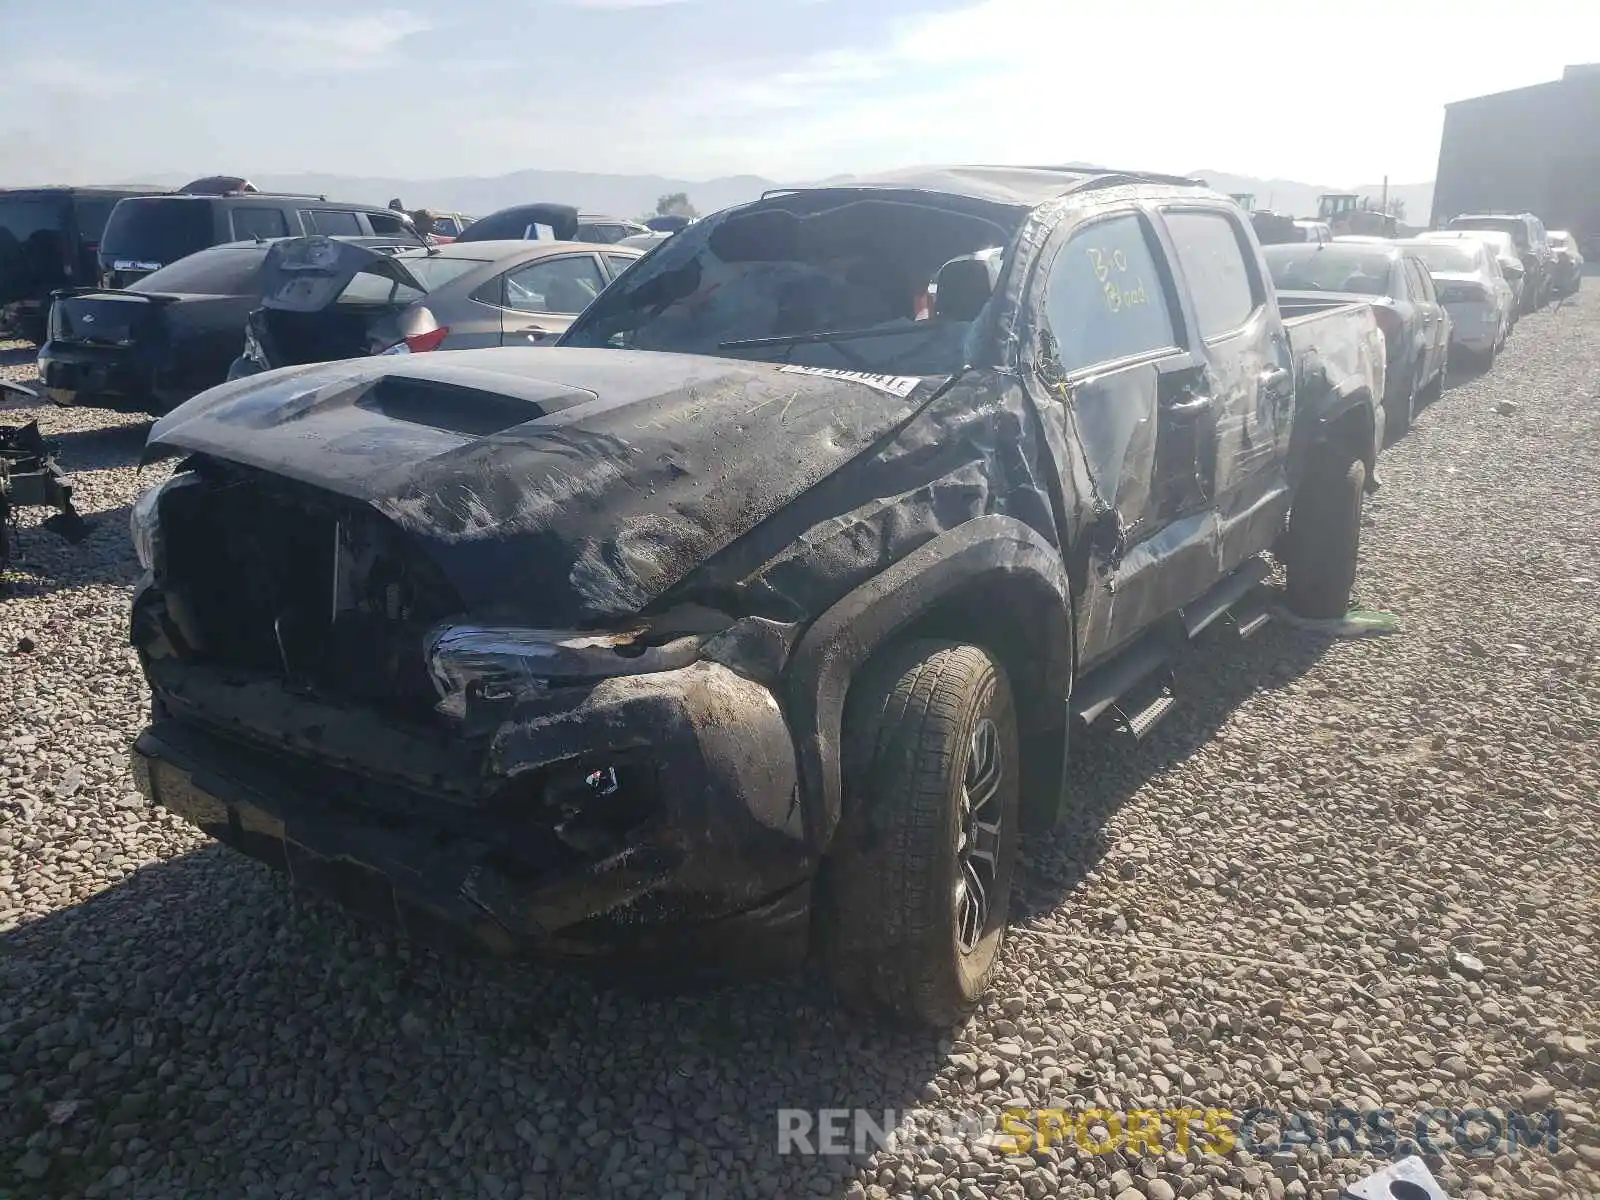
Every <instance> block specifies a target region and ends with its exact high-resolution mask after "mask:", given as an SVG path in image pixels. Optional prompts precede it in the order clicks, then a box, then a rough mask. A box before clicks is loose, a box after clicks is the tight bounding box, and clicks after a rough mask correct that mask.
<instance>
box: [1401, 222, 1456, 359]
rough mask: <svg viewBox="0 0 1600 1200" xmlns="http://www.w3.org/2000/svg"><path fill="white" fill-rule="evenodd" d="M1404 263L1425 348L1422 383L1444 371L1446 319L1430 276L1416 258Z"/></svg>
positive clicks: (1447, 337)
mask: <svg viewBox="0 0 1600 1200" xmlns="http://www.w3.org/2000/svg"><path fill="white" fill-rule="evenodd" d="M1401 261H1403V262H1404V263H1405V267H1406V272H1407V276H1408V282H1409V284H1410V287H1411V300H1412V303H1413V304H1415V305H1416V308H1417V312H1418V314H1419V316H1420V318H1421V321H1422V342H1423V345H1424V347H1426V352H1427V361H1426V363H1425V364H1424V366H1423V371H1422V375H1423V378H1424V380H1429V381H1431V380H1432V379H1433V377H1434V376H1435V375H1437V374H1438V373H1439V372H1440V371H1443V370H1444V368H1445V359H1446V357H1447V356H1448V355H1449V353H1450V316H1449V314H1448V313H1446V312H1445V310H1444V305H1442V304H1440V303H1439V293H1438V290H1437V289H1436V288H1435V287H1434V286H1433V273H1432V272H1431V271H1429V270H1428V268H1427V266H1426V265H1425V264H1424V263H1423V261H1422V260H1421V259H1420V258H1416V257H1414V256H1413V255H1409V254H1408V255H1406V256H1405V257H1404V258H1403V259H1402V260H1401Z"/></svg>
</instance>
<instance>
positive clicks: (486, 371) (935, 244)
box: [132, 168, 1384, 1024]
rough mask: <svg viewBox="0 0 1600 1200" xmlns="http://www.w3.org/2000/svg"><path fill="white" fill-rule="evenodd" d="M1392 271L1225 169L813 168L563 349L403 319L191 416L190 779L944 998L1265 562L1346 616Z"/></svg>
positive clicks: (257, 813)
mask: <svg viewBox="0 0 1600 1200" xmlns="http://www.w3.org/2000/svg"><path fill="white" fill-rule="evenodd" d="M1383 364H1384V350H1383V341H1382V336H1381V334H1380V333H1379V331H1378V328H1377V326H1376V324H1375V322H1374V319H1373V316H1372V314H1371V312H1370V310H1369V309H1367V308H1366V307H1365V306H1361V305H1351V306H1347V307H1343V308H1337V309H1332V310H1329V311H1326V312H1322V313H1318V314H1316V315H1314V316H1310V317H1307V318H1305V319H1303V320H1295V321H1287V322H1286V321H1284V320H1283V319H1282V318H1281V317H1280V314H1279V312H1278V310H1277V306H1276V302H1275V298H1274V294H1273V290H1272V284H1271V280H1270V277H1269V276H1268V274H1267V272H1266V270H1265V268H1264V267H1263V265H1262V261H1261V256H1260V252H1259V249H1258V247H1257V245H1256V243H1255V241H1254V238H1253V235H1252V234H1251V231H1250V226H1249V223H1248V221H1247V220H1246V219H1245V218H1244V216H1243V214H1242V213H1241V212H1240V210H1239V209H1238V208H1237V207H1236V206H1235V205H1234V204H1233V203H1232V202H1231V201H1229V200H1227V199H1226V198H1224V197H1222V196H1219V195H1217V194H1215V193H1213V192H1211V191H1209V190H1207V189H1205V188H1204V187H1202V186H1199V185H1197V184H1194V183H1192V182H1190V181H1187V180H1180V179H1168V178H1164V177H1155V176H1143V175H1131V174H1124V173H1112V172H1072V171H1066V170H1057V169H1009V168H1007V169H1001V168H993V169H990V168H984V169H952V170H948V171H939V172H933V173H927V174H922V175H907V176H902V177H897V178H885V179H882V180H879V181H875V182H872V183H852V184H850V185H849V186H847V187H827V188H818V189H810V190H797V191H787V192H781V193H773V194H769V195H768V196H766V197H764V198H763V199H761V200H759V201H757V202H755V203H752V204H749V205H745V206H743V207H740V208H735V209H731V210H728V211H726V212H723V213H721V214H718V215H717V216H714V217H711V218H708V219H706V220H703V221H700V222H697V223H696V224H694V225H691V226H690V227H689V228H687V229H685V230H684V231H682V232H681V233H679V234H677V235H676V236H675V237H674V238H672V239H671V240H670V241H669V242H666V243H663V244H662V245H661V246H660V247H659V248H657V249H656V250H655V251H654V252H652V253H651V254H650V255H649V256H647V257H645V258H643V259H640V260H639V262H638V263H637V264H636V265H634V266H633V267H631V268H630V269H629V270H628V271H626V272H625V273H624V274H623V275H622V276H621V277H620V278H619V279H618V280H617V281H616V282H615V283H614V284H613V285H612V286H611V287H610V288H608V289H607V290H606V291H605V292H604V293H603V294H602V295H601V296H600V298H599V299H598V300H597V301H596V302H595V303H594V304H593V305H592V306H591V307H590V308H589V309H588V311H587V312H586V313H584V314H583V315H582V316H581V317H580V318H579V319H578V321H577V322H576V323H575V324H574V325H573V327H572V329H571V330H570V331H569V333H568V334H567V335H566V336H565V337H564V338H563V339H562V342H561V344H560V345H559V346H556V347H554V348H549V349H537V348H531V349H503V350H502V349H495V350H473V351H460V352H456V353H451V354H434V355H421V356H415V357H406V356H399V357H379V358H363V359H357V360H353V361H348V362H335V363H324V364H320V365H315V366H309V367H293V368H285V369H282V370H277V371H272V372H268V373H266V374H262V375H258V376H255V377H252V378H249V379H246V380H241V381H238V382H235V383H229V384H225V385H223V386H221V387H218V388H215V389H213V390H211V391H209V392H207V393H205V394H203V395H201V396H199V397H197V398H195V399H194V400H192V401H190V402H189V403H187V404H185V405H183V406H182V407H180V408H179V409H177V410H175V411H174V412H172V413H170V414H168V415H167V416H166V417H164V418H163V419H162V420H161V421H160V422H158V423H157V424H156V426H155V428H154V429H153V430H152V432H151V435H150V443H149V449H148V451H147V457H152V458H153V457H160V456H163V455H181V456H183V461H182V462H181V463H180V464H179V465H178V468H177V470H176V473H175V474H173V475H172V477H171V478H170V479H169V480H168V481H167V482H165V483H163V484H162V485H160V486H159V487H157V488H155V489H153V490H152V491H151V492H149V493H148V494H147V495H146V496H145V497H144V498H143V499H141V500H140V502H139V503H138V505H137V506H136V509H135V512H134V516H133V526H134V535H135V540H136V543H137V547H138V552H139V555H140V558H141V561H142V562H143V563H144V565H145V566H146V568H148V573H147V574H146V576H145V578H144V580H143V582H142V584H141V586H140V588H139V589H138V592H137V594H136V598H135V600H134V605H133V614H132V639H133V643H134V645H135V646H136V647H137V649H138V652H139V656H140V659H141V661H142V664H143V667H144V670H145V673H146V675H147V677H148V679H149V682H150V685H151V688H152V691H153V693H154V702H153V715H152V722H151V725H150V727H149V728H148V729H147V730H145V732H144V733H142V734H141V736H140V737H139V739H138V742H137V745H136V747H135V753H134V765H135V771H136V775H137V777H138V780H139V785H140V787H141V789H142V790H143V791H144V793H145V794H146V795H147V796H149V797H150V798H151V799H152V800H154V801H157V802H159V803H161V804H163V805H166V806H167V807H168V808H169V809H172V810H173V811H176V812H178V813H181V814H183V815H184V816H186V817H187V818H188V819H190V820H191V821H193V822H195V823H196V824H197V825H199V826H200V827H201V828H203V829H205V830H207V831H208V832H210V833H212V834H214V835H215V836H216V837H218V838H220V839H222V840H224V841H226V842H228V843H230V844H232V845H233V846H236V847H238V848H239V849H241V850H243V851H245V852H246V853H249V854H251V855H254V856H256V857H259V858H261V859H264V860H265V861H267V862H269V863H271V864H273V865H274V866H276V867H277V868H279V869H281V870H283V871H286V872H287V873H288V874H289V875H291V876H292V877H293V879H294V881H295V882H296V883H297V884H305V885H308V886H310V887H312V888H315V889H318V890H326V891H329V892H331V893H332V894H333V895H335V896H336V897H338V898H339V899H341V900H342V901H343V902H344V903H345V904H347V905H348V906H349V907H351V908H353V909H355V910H357V911H360V912H364V913H367V914H370V915H373V916H375V917H378V918H380V919H384V920H386V921H389V922H396V921H398V923H399V924H400V925H401V926H402V927H404V928H405V929H406V930H408V931H410V932H412V933H413V934H418V935H423V936H431V935H434V934H439V935H451V934H455V935H460V934H467V935H470V936H471V937H472V938H473V939H474V940H476V941H478V942H481V943H485V944H487V945H489V946H491V947H494V948H498V949H501V950H504V951H507V952H517V951H535V952H543V953H547V954H552V955H557V956H572V957H592V956H597V955H602V954H609V955H617V954H627V955H654V954H665V955H668V956H670V957H671V959H672V961H675V962H680V963H681V962H685V961H688V962H710V963H713V964H714V963H719V962H720V963H733V964H736V965H738V966H740V967H757V966H759V967H761V968H771V967H775V966H779V965H782V964H788V963H793V962H795V961H797V960H798V959H800V958H801V957H803V956H804V955H805V954H807V953H808V952H814V953H816V954H817V955H818V956H819V958H820V959H821V961H823V962H824V963H825V964H826V968H827V970H828V973H829V975H830V977H831V978H832V980H833V981H834V983H835V984H836V986H837V987H838V989H839V990H840V991H841V992H842V993H843V994H844V995H845V996H846V997H847V998H850V999H852V1000H854V1001H857V1002H861V1003H865V1004H869V1005H881V1006H885V1007H887V1008H889V1009H892V1010H895V1011H897V1012H898V1013H900V1014H901V1015H903V1016H907V1017H910V1018H913V1019H917V1020H922V1021H927V1022H933V1023H936V1024H938V1023H946V1022H950V1021H953V1020H955V1019H957V1018H959V1016H960V1015H961V1014H962V1013H963V1012H965V1011H967V1010H968V1009H970V1007H971V1006H972V1005H973V1004H974V1003H975V1002H976V1000H977V998H978V997H979V995H980V994H981V993H982V991H983V989H984V987H985V984H986V982H987V980H988V977H989V975H990V972H991V969H992V967H993V964H994V962H995V959H996V955H997V952H998V950H999V946H1000V943H1001V940H1002V938H1003V936H1004V931H1005V926H1006V921H1007V910H1008V900H1009V893H1010V888H1011V881H1012V873H1013V870H1014V864H1015V862H1016V857H1017V845H1018V838H1019V835H1020V833H1021V832H1022V831H1023V830H1024V829H1034V828H1040V827H1049V826H1052V825H1054V824H1056V823H1058V822H1061V821H1066V820H1071V819H1072V806H1071V803H1070V799H1071V798H1070V797H1069V796H1065V795H1063V790H1064V789H1063V766H1064V760H1065V752H1066V746H1067V741H1068V737H1067V734H1068V730H1069V728H1071V727H1073V726H1074V725H1076V726H1082V725H1085V724H1089V723H1094V722H1096V721H1099V722H1103V723H1106V724H1113V725H1118V726H1122V727H1124V728H1126V729H1127V730H1129V731H1131V732H1133V733H1135V734H1142V733H1143V732H1144V731H1145V730H1146V729H1147V728H1148V727H1149V726H1150V725H1151V724H1152V723H1153V722H1154V721H1155V720H1156V718H1158V717H1159V716H1160V715H1161V713H1162V712H1164V711H1165V710H1166V709H1167V708H1168V707H1169V706H1170V705H1171V704H1172V702H1173V696H1172V694H1171V689H1170V686H1169V681H1170V670H1169V666H1168V664H1169V663H1170V661H1171V659H1172V657H1173V655H1174V654H1175V652H1176V651H1177V650H1179V649H1180V648H1181V647H1182V645H1183V644H1184V643H1185V642H1186V641H1187V640H1188V639H1190V638H1192V637H1194V636H1196V635H1197V634H1198V633H1199V632H1200V631H1201V630H1202V629H1205V628H1206V627H1207V626H1210V625H1212V624H1213V623H1216V622H1218V621H1222V620H1233V621H1237V622H1238V623H1239V625H1240V627H1241V630H1246V629H1248V628H1249V627H1251V626H1253V625H1255V624H1256V623H1257V622H1258V621H1259V620H1260V619H1261V614H1260V613H1258V612H1257V611H1255V610H1254V609H1253V608H1251V604H1252V601H1251V599H1250V597H1251V595H1252V594H1253V592H1254V590H1255V585H1256V584H1257V583H1259V582H1261V581H1262V580H1263V579H1264V578H1265V576H1266V575H1267V573H1268V567H1267V564H1266V562H1265V560H1264V558H1263V554H1264V553H1265V552H1268V551H1272V552H1274V553H1276V554H1277V555H1278V556H1279V557H1280V558H1281V559H1282V560H1283V561H1284V563H1285V565H1286V570H1287V587H1288V599H1289V602H1290V604H1291V605H1293V606H1294V607H1295V608H1297V609H1298V610H1300V611H1302V612H1304V613H1308V614H1314V615H1318V616H1324V615H1332V614H1337V613H1341V612H1343V611H1344V609H1345V606H1346V603H1347V601H1348V599H1349V596H1350V592H1351V588H1352V585H1353V581H1354V577H1355V570H1356V558H1357V549H1358V541H1359V534H1360V527H1361V513H1362V503H1363V495H1364V492H1365V491H1366V490H1368V489H1369V488H1370V487H1372V486H1374V485H1375V477H1374V475H1373V470H1374V467H1375V454H1376V448H1377V446H1378V445H1379V441H1380V438H1381V436H1382V428H1381V422H1382V415H1381V409H1380V408H1379V407H1378V406H1377V404H1376V403H1375V398H1376V397H1381V396H1382V395H1383V383H1384V380H1383Z"/></svg>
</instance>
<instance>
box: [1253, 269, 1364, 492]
mask: <svg viewBox="0 0 1600 1200" xmlns="http://www.w3.org/2000/svg"><path fill="white" fill-rule="evenodd" d="M1278 308H1279V311H1280V312H1281V313H1282V315H1283V328H1284V334H1285V336H1286V337H1288V339H1289V347H1290V349H1291V350H1292V351H1293V354H1294V373H1295V396H1296V400H1295V403H1296V407H1297V408H1298V409H1299V410H1300V412H1301V413H1303V414H1307V413H1309V414H1315V413H1327V412H1337V411H1338V410H1339V409H1340V408H1341V407H1342V406H1343V405H1342V402H1343V401H1344V400H1346V399H1348V398H1349V397H1350V396H1353V395H1356V394H1357V393H1365V394H1366V395H1367V396H1369V397H1372V398H1373V399H1374V400H1381V399H1382V397H1383V389H1384V384H1385V382H1386V376H1385V363H1386V362H1387V353H1386V347H1385V344H1384V337H1383V331H1382V330H1381V329H1379V328H1378V321H1377V318H1376V317H1375V316H1374V315H1373V312H1372V305H1370V304H1367V303H1364V302H1359V301H1358V302H1351V301H1349V300H1346V299H1342V298H1329V299H1327V300H1319V299H1306V298H1304V297H1293V298H1290V299H1287V300H1285V299H1284V298H1282V297H1279V299H1278ZM1378 411H1379V413H1380V416H1379V420H1380V421H1381V419H1382V418H1381V413H1382V408H1381V406H1380V407H1379V410H1378ZM1315 424H1316V423H1315V422H1314V421H1296V423H1295V438H1294V440H1295V443H1296V444H1295V445H1294V446H1293V447H1292V448H1291V451H1290V458H1291V460H1292V462H1294V463H1295V464H1296V466H1298V464H1299V463H1300V462H1303V461H1304V455H1305V453H1306V452H1307V450H1308V442H1309V439H1310V438H1312V437H1313V436H1314V433H1315ZM1382 436H1383V435H1382V429H1381V426H1380V428H1379V429H1378V430H1377V435H1376V437H1375V438H1374V441H1375V443H1379V444H1381V442H1382ZM1376 458H1377V445H1376V444H1375V445H1374V447H1373V450H1372V456H1371V458H1370V459H1369V461H1368V487H1369V489H1371V488H1374V487H1376V478H1377V476H1376V471H1375V467H1376Z"/></svg>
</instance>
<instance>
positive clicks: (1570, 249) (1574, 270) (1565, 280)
mask: <svg viewBox="0 0 1600 1200" xmlns="http://www.w3.org/2000/svg"><path fill="white" fill-rule="evenodd" d="M1550 249H1551V251H1552V252H1553V253H1554V254H1555V260H1554V263H1553V265H1552V267H1551V282H1552V285H1553V287H1554V289H1555V292H1554V294H1555V295H1557V296H1570V295H1572V294H1573V293H1574V292H1576V291H1577V290H1578V288H1579V287H1580V286H1581V285H1582V284H1583V252H1582V251H1580V250H1579V249H1578V239H1577V238H1575V237H1573V236H1572V235H1571V234H1570V233H1568V232H1567V231H1566V230H1564V229H1552V230H1551V231H1550Z"/></svg>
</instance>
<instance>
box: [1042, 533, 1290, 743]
mask: <svg viewBox="0 0 1600 1200" xmlns="http://www.w3.org/2000/svg"><path fill="white" fill-rule="evenodd" d="M1271 574H1272V568H1271V567H1270V566H1268V565H1267V561H1266V559H1265V558H1263V557H1260V556H1259V555H1258V556H1257V557H1255V558H1253V559H1250V560H1248V561H1246V562H1244V563H1242V564H1240V566H1239V569H1238V570H1237V571H1235V572H1234V573H1233V574H1232V575H1230V576H1228V577H1227V578H1226V579H1224V580H1221V581H1220V582H1219V583H1217V585H1216V586H1215V587H1213V588H1212V589H1211V590H1210V591H1208V592H1207V593H1206V594H1205V595H1203V596H1201V597H1200V598H1199V599H1198V600H1196V601H1194V603H1192V604H1190V605H1188V606H1187V607H1185V608H1183V609H1181V610H1180V611H1179V613H1178V616H1179V621H1178V622H1173V623H1169V624H1167V625H1165V627H1164V629H1161V630H1151V631H1150V632H1149V634H1147V635H1146V636H1145V638H1144V639H1143V640H1142V641H1140V642H1137V643H1135V644H1134V645H1133V646H1132V647H1130V648H1129V649H1127V650H1125V651H1123V652H1122V653H1121V654H1119V655H1118V656H1117V657H1115V658H1113V659H1112V660H1111V661H1109V662H1106V663H1103V664H1101V665H1099V666H1097V667H1095V668H1094V669H1093V670H1092V671H1090V672H1089V673H1088V675H1086V676H1085V677H1084V678H1082V679H1080V680H1079V681H1078V683H1077V686H1076V687H1075V688H1074V689H1073V693H1072V702H1071V712H1072V716H1073V718H1074V719H1075V720H1077V721H1078V722H1080V723H1081V724H1082V725H1083V726H1089V725H1093V724H1094V723H1095V722H1096V721H1098V720H1099V719H1100V718H1101V717H1103V716H1105V715H1106V714H1107V713H1109V714H1111V716H1112V717H1113V719H1114V720H1115V722H1116V724H1117V725H1118V726H1119V727H1120V728H1122V729H1124V730H1126V731H1127V732H1128V733H1130V734H1132V735H1133V736H1134V737H1135V738H1142V737H1144V736H1145V735H1146V734H1147V733H1149V731H1150V730H1151V729H1152V728H1154V726H1155V725H1156V723H1157V722H1158V721H1160V720H1161V718H1162V717H1164V716H1166V715H1167V713H1168V712H1170V711H1171V710H1172V707H1173V705H1174V704H1176V703H1177V700H1176V697H1174V696H1173V694H1172V687H1171V682H1172V661H1173V657H1174V655H1175V653H1176V651H1177V649H1178V648H1179V646H1181V645H1182V643H1183V641H1184V640H1185V637H1186V638H1187V640H1189V641H1193V640H1194V639H1195V638H1197V637H1198V636H1199V635H1200V634H1201V633H1202V632H1203V631H1204V630H1205V629H1207V628H1208V627H1209V626H1211V625H1212V624H1214V623H1215V622H1216V621H1217V620H1218V619H1219V618H1222V617H1226V618H1227V621H1228V624H1229V625H1230V626H1232V627H1233V629H1234V630H1235V632H1236V633H1237V634H1238V636H1239V638H1240V640H1243V639H1245V638H1248V637H1251V636H1252V635H1254V634H1255V633H1257V632H1259V631H1260V630H1261V629H1262V628H1263V627H1264V626H1265V625H1267V624H1268V623H1269V622H1270V621H1271V620H1272V614H1271V613H1270V612H1267V611H1265V610H1262V609H1259V608H1256V607H1254V606H1253V605H1246V604H1244V603H1243V601H1244V600H1245V598H1246V597H1248V596H1249V595H1250V593H1251V591H1252V590H1253V589H1254V588H1255V587H1256V586H1257V585H1258V584H1261V583H1263V582H1264V581H1265V580H1266V579H1267V577H1268V576H1269V575H1271ZM1180 626H1181V628H1182V630H1183V635H1179V634H1178V627H1180Z"/></svg>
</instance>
